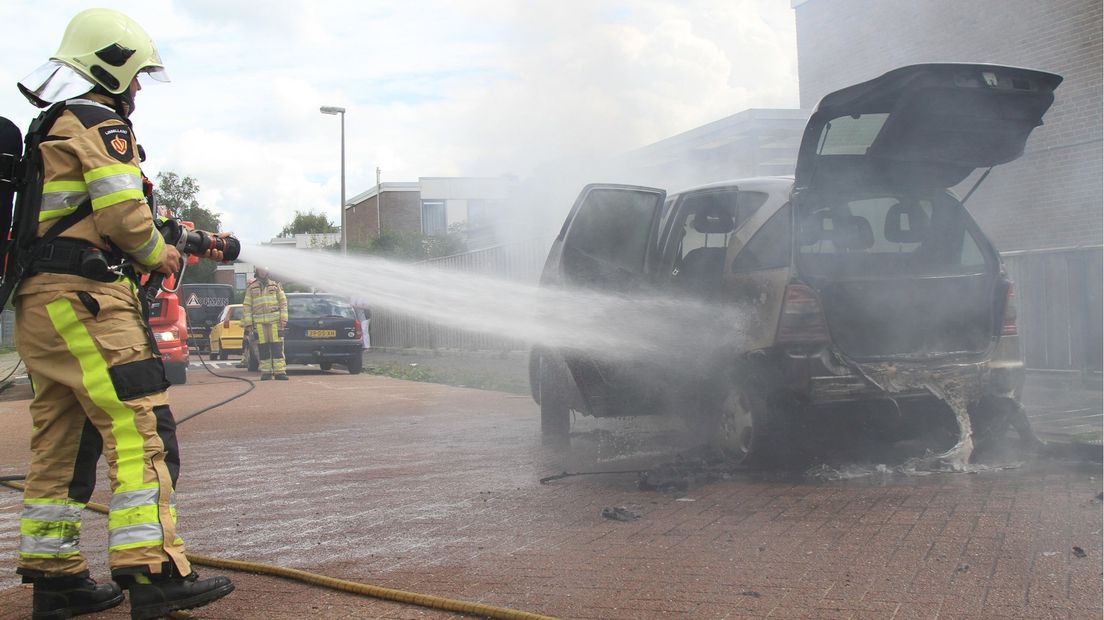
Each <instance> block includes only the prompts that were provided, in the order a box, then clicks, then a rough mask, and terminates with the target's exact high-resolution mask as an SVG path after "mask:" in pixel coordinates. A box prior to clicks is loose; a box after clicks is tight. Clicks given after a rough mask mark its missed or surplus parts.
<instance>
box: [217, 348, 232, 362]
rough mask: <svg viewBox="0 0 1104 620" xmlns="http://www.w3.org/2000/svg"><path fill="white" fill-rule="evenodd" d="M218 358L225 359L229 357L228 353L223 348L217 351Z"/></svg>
mask: <svg viewBox="0 0 1104 620" xmlns="http://www.w3.org/2000/svg"><path fill="white" fill-rule="evenodd" d="M218 358H219V359H220V360H227V359H230V354H229V353H227V352H226V350H225V349H223V350H222V351H219V354H218Z"/></svg>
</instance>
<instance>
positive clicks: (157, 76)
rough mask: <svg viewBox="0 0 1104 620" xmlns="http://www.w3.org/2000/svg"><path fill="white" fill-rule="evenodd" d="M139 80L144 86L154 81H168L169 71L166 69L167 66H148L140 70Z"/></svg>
mask: <svg viewBox="0 0 1104 620" xmlns="http://www.w3.org/2000/svg"><path fill="white" fill-rule="evenodd" d="M138 81H139V82H140V83H141V84H142V85H143V86H149V85H150V84H152V83H153V82H154V81H157V82H168V81H170V80H169V72H168V71H165V67H146V68H144V69H142V70H141V71H139V72H138Z"/></svg>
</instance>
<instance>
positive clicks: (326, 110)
mask: <svg viewBox="0 0 1104 620" xmlns="http://www.w3.org/2000/svg"><path fill="white" fill-rule="evenodd" d="M319 110H320V111H321V112H322V113H323V114H340V115H341V255H342V256H344V255H346V254H348V253H349V250H348V242H349V235H348V232H347V228H346V226H345V108H339V107H337V106H332V105H324V106H322V107H321V108H319Z"/></svg>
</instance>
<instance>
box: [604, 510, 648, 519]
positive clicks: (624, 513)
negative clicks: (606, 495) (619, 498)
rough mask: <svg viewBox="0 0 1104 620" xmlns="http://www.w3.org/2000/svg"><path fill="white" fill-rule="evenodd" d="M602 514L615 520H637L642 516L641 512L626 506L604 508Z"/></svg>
mask: <svg viewBox="0 0 1104 620" xmlns="http://www.w3.org/2000/svg"><path fill="white" fill-rule="evenodd" d="M602 516H603V517H605V518H607V519H612V520H614V521H636V520H637V519H639V518H640V513H638V512H634V511H632V510H629V509H628V508H625V507H624V506H617V507H616V508H603V509H602Z"/></svg>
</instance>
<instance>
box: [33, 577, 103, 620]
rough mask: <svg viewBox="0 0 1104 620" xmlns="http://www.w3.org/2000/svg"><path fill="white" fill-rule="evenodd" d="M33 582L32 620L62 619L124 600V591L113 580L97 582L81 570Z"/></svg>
mask: <svg viewBox="0 0 1104 620" xmlns="http://www.w3.org/2000/svg"><path fill="white" fill-rule="evenodd" d="M32 583H34V603H33V605H34V611H33V613H32V616H31V617H32V618H34V620H63V619H64V618H72V617H73V616H79V615H81V614H90V613H92V612H96V611H103V610H105V609H111V608H112V607H114V606H116V605H118V604H119V603H122V602H123V591H122V589H121V588H119V586H117V585H115V584H113V583H105V584H103V585H100V584H97V583H96V582H95V581H94V580H92V579H90V578H89V577H88V573H87V572H84V573H81V574H78V575H67V576H65V577H40V578H36V579H33V580H32Z"/></svg>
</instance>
